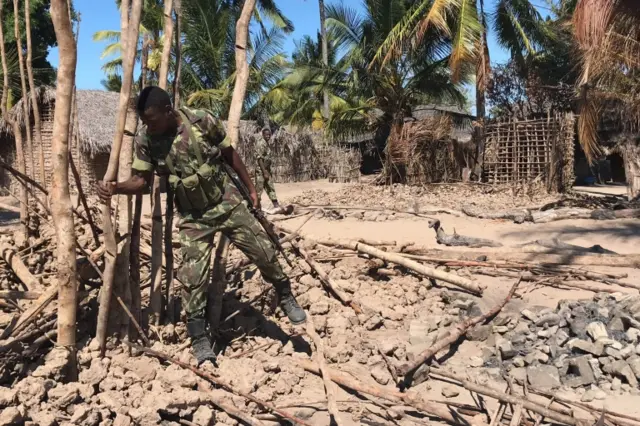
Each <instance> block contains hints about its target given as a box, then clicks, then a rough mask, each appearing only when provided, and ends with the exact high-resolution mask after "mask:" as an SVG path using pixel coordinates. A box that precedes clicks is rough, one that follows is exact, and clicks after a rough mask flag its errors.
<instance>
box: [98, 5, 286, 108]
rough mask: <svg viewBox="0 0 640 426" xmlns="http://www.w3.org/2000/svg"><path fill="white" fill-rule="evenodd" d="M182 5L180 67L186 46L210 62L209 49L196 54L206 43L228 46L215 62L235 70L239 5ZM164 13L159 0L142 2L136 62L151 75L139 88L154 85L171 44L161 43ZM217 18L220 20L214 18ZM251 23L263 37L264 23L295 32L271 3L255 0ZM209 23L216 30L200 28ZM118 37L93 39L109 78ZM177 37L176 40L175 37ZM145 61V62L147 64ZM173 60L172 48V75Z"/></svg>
mask: <svg viewBox="0 0 640 426" xmlns="http://www.w3.org/2000/svg"><path fill="white" fill-rule="evenodd" d="M120 1H121V0H116V4H117V6H118V7H120ZM181 3H182V4H181V5H180V6H181V12H182V17H181V18H182V20H183V21H184V23H185V25H182V26H181V27H182V30H183V34H182V38H183V42H184V44H185V48H184V49H183V52H181V53H182V55H181V56H182V59H183V63H182V66H185V62H184V61H188V60H189V58H188V55H187V46H188V45H191V46H192V49H191V52H192V53H193V55H194V56H196V57H197V56H200V55H202V54H206V55H208V56H209V59H212V57H211V53H212V52H211V50H210V49H211V48H210V47H206V46H204V45H203V49H206V50H208V52H202V54H201V53H199V52H197V48H198V43H199V42H207V39H208V41H209V43H210V46H216V47H219V46H218V45H219V44H221V43H223V42H225V43H226V44H227V45H228V46H226V49H225V52H224V54H223V53H222V51H219V53H220V54H221V55H223V56H222V57H221V58H218V59H220V60H222V61H224V63H225V64H226V65H229V66H231V67H234V65H233V64H234V56H233V40H234V34H235V22H236V20H237V17H238V16H239V14H240V9H241V8H242V1H240V0H233V1H222V0H214V1H208V0H183V1H182V2H181ZM163 13H164V12H163V1H162V0H144V15H143V18H142V24H141V26H140V36H141V37H140V40H139V42H138V49H137V52H136V62H144V63H141V66H142V68H143V70H147V71H148V72H149V74H150V75H149V76H147V73H146V72H144V71H143V72H142V73H141V80H140V81H139V82H138V84H139V85H140V86H142V85H143V82H144V81H145V80H146V79H147V78H148V77H151V78H149V79H148V81H147V84H148V83H150V82H153V83H156V84H157V81H158V73H159V70H160V64H161V58H162V48H163V46H164V43H165V42H168V43H171V42H172V41H171V40H168V41H167V40H165V39H164V34H163V22H164V20H163ZM218 14H219V15H220V16H217V15H218ZM253 19H254V20H255V21H256V22H258V23H260V24H261V25H262V27H263V33H265V34H266V33H267V30H266V29H264V25H263V22H264V20H265V19H268V20H269V21H270V22H271V24H272V26H273V27H275V28H278V29H280V30H281V31H283V32H285V33H290V32H292V31H293V29H294V28H293V24H292V22H291V21H290V20H289V19H288V18H287V17H285V16H284V15H283V14H282V11H281V10H280V9H279V8H278V7H277V5H276V4H275V2H274V1H273V0H258V1H257V4H256V8H255V10H254V13H253ZM210 23H214V24H215V25H216V26H212V27H206V26H203V25H206V24H210ZM190 24H196V25H197V26H196V27H197V28H198V29H199V30H200V31H202V32H201V33H198V32H196V31H194V30H193V29H192V28H190ZM218 25H221V26H218ZM213 34H216V37H219V39H217V40H215V43H213V44H212V43H211V40H213V39H214V37H213V36H212V35H213ZM120 37H121V35H120V31H112V30H104V31H98V32H96V33H94V35H93V40H94V41H96V42H103V43H104V42H107V43H108V44H107V46H105V48H104V50H103V52H102V55H101V57H102V58H103V59H104V58H111V59H110V60H109V61H108V62H106V63H105V64H104V65H103V67H102V69H103V71H104V72H105V73H106V74H107V75H108V76H109V75H112V74H119V73H120V72H121V71H122V59H121V57H120V56H119V55H120V52H121V49H122V45H121V43H120ZM176 37H178V35H176ZM229 46H230V50H229ZM144 58H146V60H145V59H144ZM175 58H176V52H175V48H173V49H172V63H171V64H170V72H173V73H175ZM214 66H216V65H214ZM183 71H184V70H183ZM201 71H202V72H203V71H204V69H202V70H197V72H201ZM207 71H208V70H207ZM209 72H210V71H209ZM184 77H185V78H186V79H187V83H191V84H192V86H190V88H191V89H196V90H197V88H198V85H197V84H196V82H194V81H191V79H190V77H189V76H187V75H185V76H184ZM210 87H211V86H210V85H205V86H203V87H200V88H199V89H203V88H210ZM188 89H189V86H188V85H187V87H186V88H185V90H183V92H186V93H189V90H188ZM227 110H228V108H226V109H225V115H226V112H227Z"/></svg>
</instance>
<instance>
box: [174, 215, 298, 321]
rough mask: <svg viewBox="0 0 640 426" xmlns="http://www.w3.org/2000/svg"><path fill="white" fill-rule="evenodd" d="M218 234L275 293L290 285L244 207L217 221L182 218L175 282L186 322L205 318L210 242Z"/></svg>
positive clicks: (269, 241)
mask: <svg viewBox="0 0 640 426" xmlns="http://www.w3.org/2000/svg"><path fill="white" fill-rule="evenodd" d="M218 231H220V232H222V233H223V234H224V235H225V236H226V237H227V238H229V240H230V241H231V242H232V243H233V244H234V245H235V246H236V247H237V248H239V249H240V250H241V251H242V252H243V253H244V254H245V255H246V256H247V257H248V258H249V260H251V262H253V263H254V264H255V265H256V266H257V267H258V269H259V270H260V273H261V274H262V277H263V278H264V280H265V281H267V282H269V283H271V284H272V285H274V286H275V287H276V290H278V289H279V288H281V287H283V286H288V285H289V279H288V277H287V276H286V275H285V273H284V271H283V270H282V267H281V266H280V263H278V258H277V256H276V251H275V248H274V247H273V244H272V243H271V240H269V237H268V236H267V234H266V232H265V231H264V229H263V228H262V226H261V225H260V223H258V221H257V220H256V218H255V217H254V216H253V215H252V214H251V212H250V211H249V209H248V208H247V206H246V205H245V204H244V203H241V204H239V205H238V206H237V207H235V208H234V209H233V210H231V211H229V212H227V213H224V214H222V215H218V216H216V217H207V213H206V212H205V213H204V215H202V216H201V217H198V218H195V217H193V216H191V215H185V216H184V217H183V219H182V222H181V223H180V226H179V232H180V244H181V246H182V267H181V268H180V270H179V271H178V279H179V280H180V281H181V282H182V283H183V284H184V288H183V292H182V298H183V305H184V309H185V311H186V313H187V319H194V318H205V313H206V309H207V290H208V286H209V281H210V272H211V254H212V252H213V249H214V244H213V239H214V236H215V234H216V233H217V232H218Z"/></svg>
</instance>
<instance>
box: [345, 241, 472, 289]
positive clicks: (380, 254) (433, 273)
mask: <svg viewBox="0 0 640 426" xmlns="http://www.w3.org/2000/svg"><path fill="white" fill-rule="evenodd" d="M355 246H356V250H357V251H359V252H360V253H365V254H368V255H370V256H373V257H377V258H378V259H382V260H384V261H385V262H392V263H395V264H397V265H401V266H404V267H405V268H408V269H411V270H412V271H414V272H417V273H419V274H420V275H424V276H426V277H429V278H435V279H438V280H441V281H444V282H448V283H450V284H454V285H457V286H458V287H461V288H464V289H465V290H467V291H470V292H472V293H474V294H478V295H480V294H482V290H483V288H482V287H480V285H478V284H476V283H474V282H472V281H471V280H469V279H467V278H463V277H461V276H458V275H455V274H451V273H449V272H445V271H441V270H439V269H435V268H431V267H428V266H426V265H423V264H421V263H418V262H415V261H413V260H410V259H407V258H406V257H403V256H402V255H401V254H399V253H390V252H386V251H382V250H379V249H377V248H375V247H371V246H369V245H367V244H363V243H356V244H355Z"/></svg>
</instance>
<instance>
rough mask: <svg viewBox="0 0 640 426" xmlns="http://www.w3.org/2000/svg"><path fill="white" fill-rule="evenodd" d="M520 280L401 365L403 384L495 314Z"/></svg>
mask: <svg viewBox="0 0 640 426" xmlns="http://www.w3.org/2000/svg"><path fill="white" fill-rule="evenodd" d="M520 281H521V280H518V281H517V282H516V283H515V284H514V285H513V286H512V287H511V290H509V293H507V297H505V298H504V299H503V300H502V301H501V302H500V303H498V304H497V305H496V306H494V307H493V308H491V309H490V310H489V311H488V312H487V313H486V314H484V315H480V316H477V317H475V318H469V319H468V320H466V321H464V322H462V323H460V324H458V325H456V326H455V327H454V328H453V329H451V330H450V331H449V335H448V336H447V337H446V338H444V339H442V340H441V341H440V342H436V343H435V344H434V345H433V346H432V347H430V348H429V349H426V350H425V351H423V352H422V353H421V354H420V355H418V356H417V358H416V361H415V362H414V363H412V364H410V365H408V366H403V367H402V368H401V369H400V374H402V375H403V376H405V384H407V385H408V383H406V381H407V380H406V378H407V377H406V376H407V375H410V374H411V373H414V372H415V371H416V370H417V369H418V368H419V367H420V366H421V365H422V364H424V363H425V362H427V361H428V360H429V359H431V358H432V357H433V356H434V355H435V354H437V353H438V352H440V351H441V350H443V349H445V348H447V347H449V346H450V345H452V344H453V343H455V342H457V341H458V339H460V338H461V337H462V336H464V335H465V334H467V332H468V331H469V329H470V328H471V327H473V326H475V325H476V324H480V323H482V322H485V321H486V320H487V319H488V318H491V317H493V316H494V315H496V314H497V313H498V312H500V311H501V310H502V308H503V307H504V306H505V305H506V304H507V303H508V302H509V300H511V298H512V297H513V295H514V294H515V292H516V288H518V284H520Z"/></svg>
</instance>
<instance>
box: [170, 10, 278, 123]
mask: <svg viewBox="0 0 640 426" xmlns="http://www.w3.org/2000/svg"><path fill="white" fill-rule="evenodd" d="M182 7H183V10H184V13H183V22H184V43H183V46H182V57H183V64H182V67H183V68H182V81H181V90H182V91H184V92H185V93H190V96H189V97H188V100H187V103H188V104H190V105H193V106H198V107H206V108H209V109H211V110H213V111H215V112H217V113H218V114H220V116H221V117H226V115H227V113H228V110H229V105H230V102H231V95H232V92H233V83H234V81H235V62H234V58H235V51H234V49H235V23H236V13H237V12H236V11H235V10H234V9H233V8H229V7H228V6H227V5H226V4H225V3H224V2H220V1H208V0H190V1H185V2H184V3H183V5H182ZM283 43H284V32H283V31H282V30H280V29H278V28H277V27H272V28H271V29H270V30H264V31H259V32H258V33H257V34H251V35H250V40H249V52H248V61H249V81H248V85H247V95H246V97H245V107H244V110H245V111H248V113H249V114H252V113H256V112H257V110H256V109H255V108H252V107H253V106H255V105H256V104H257V103H258V102H259V100H260V98H261V97H262V96H263V95H264V94H265V93H266V92H268V90H269V89H270V88H271V87H273V85H275V84H276V83H277V82H278V81H280V80H281V79H282V77H283V76H284V71H285V70H286V68H287V61H286V57H285V55H284V53H283V51H282V46H283Z"/></svg>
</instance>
